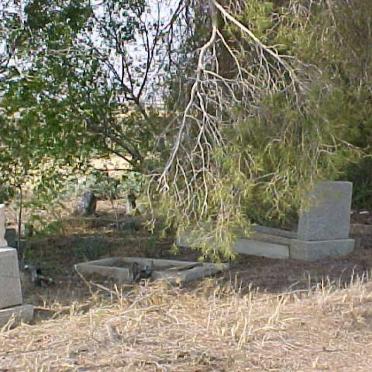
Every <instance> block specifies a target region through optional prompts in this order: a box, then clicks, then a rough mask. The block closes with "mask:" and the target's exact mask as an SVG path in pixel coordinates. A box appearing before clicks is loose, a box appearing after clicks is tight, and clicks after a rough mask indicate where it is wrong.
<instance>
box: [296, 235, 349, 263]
mask: <svg viewBox="0 0 372 372" xmlns="http://www.w3.org/2000/svg"><path fill="white" fill-rule="evenodd" d="M354 245H355V241H354V239H338V240H320V241H305V240H298V239H293V240H292V241H291V245H290V258H293V259H296V260H304V261H316V260H320V259H322V258H326V257H339V256H346V255H347V254H349V253H351V252H352V251H353V250H354Z"/></svg>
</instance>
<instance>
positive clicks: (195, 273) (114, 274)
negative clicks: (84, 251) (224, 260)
mask: <svg viewBox="0 0 372 372" xmlns="http://www.w3.org/2000/svg"><path fill="white" fill-rule="evenodd" d="M228 268H229V265H228V264H213V263H201V262H192V261H176V260H163V259H152V258H141V257H112V258H104V259H101V260H96V261H90V262H84V263H80V264H77V265H75V269H76V271H77V272H78V273H80V274H82V275H86V274H88V275H99V276H101V277H105V278H110V279H113V280H115V281H117V282H118V283H133V282H136V281H139V280H140V279H152V280H165V281H167V282H169V283H171V284H182V283H186V282H190V281H193V280H197V279H201V278H203V277H206V276H210V275H213V274H216V273H218V272H221V271H224V270H227V269H228Z"/></svg>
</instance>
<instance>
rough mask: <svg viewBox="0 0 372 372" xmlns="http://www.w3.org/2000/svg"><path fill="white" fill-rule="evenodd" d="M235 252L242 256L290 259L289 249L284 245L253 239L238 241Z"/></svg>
mask: <svg viewBox="0 0 372 372" xmlns="http://www.w3.org/2000/svg"><path fill="white" fill-rule="evenodd" d="M234 251H235V252H236V253H240V254H246V255H252V256H260V257H268V258H281V259H286V258H289V247H288V246H287V245H282V244H273V243H268V242H263V241H259V240H252V239H238V240H237V241H236V243H235V245H234Z"/></svg>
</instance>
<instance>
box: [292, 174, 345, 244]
mask: <svg viewBox="0 0 372 372" xmlns="http://www.w3.org/2000/svg"><path fill="white" fill-rule="evenodd" d="M351 196H352V183H351V182H341V181H324V182H319V183H317V184H316V185H315V186H314V190H313V191H312V192H310V193H309V194H308V197H307V198H305V203H304V207H303V211H302V212H301V213H300V218H299V222H298V231H297V236H298V239H299V240H305V241H323V240H337V239H348V238H349V232H350V209H351Z"/></svg>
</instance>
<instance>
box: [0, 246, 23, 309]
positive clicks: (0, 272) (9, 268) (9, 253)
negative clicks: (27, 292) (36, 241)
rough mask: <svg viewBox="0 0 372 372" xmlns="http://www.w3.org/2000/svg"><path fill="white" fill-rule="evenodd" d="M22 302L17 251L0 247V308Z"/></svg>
mask: <svg viewBox="0 0 372 372" xmlns="http://www.w3.org/2000/svg"><path fill="white" fill-rule="evenodd" d="M20 304H22V290H21V281H20V277H19V268H18V257H17V251H16V249H14V248H0V309H2V308H6V307H10V306H16V305H20Z"/></svg>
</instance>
